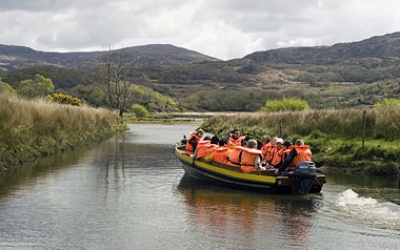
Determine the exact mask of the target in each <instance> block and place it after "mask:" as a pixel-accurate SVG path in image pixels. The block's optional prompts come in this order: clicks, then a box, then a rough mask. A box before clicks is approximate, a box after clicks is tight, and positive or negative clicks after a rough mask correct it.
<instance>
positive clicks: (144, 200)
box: [0, 125, 400, 250]
mask: <svg viewBox="0 0 400 250" xmlns="http://www.w3.org/2000/svg"><path fill="white" fill-rule="evenodd" d="M130 128H131V130H130V131H128V132H126V133H125V134H124V135H121V136H119V137H115V138H112V139H110V140H108V141H106V142H104V143H102V144H100V145H97V146H95V147H91V148H87V149H84V150H80V151H74V152H68V153H64V154H62V155H59V156H57V157H52V158H49V159H44V160H41V161H40V162H38V163H35V164H33V165H32V166H25V167H24V168H22V169H20V170H18V171H15V172H14V173H7V174H4V173H3V175H2V176H0V249H1V250H3V249H18V250H20V249H96V250H97V249H178V250H179V249H363V250H367V249H374V250H375V249H393V250H398V249H400V190H399V189H398V186H397V180H394V179H393V180H389V181H387V180H383V179H379V178H367V177H360V178H356V176H354V175H353V176H352V175H346V174H338V173H335V174H333V173H332V174H330V175H328V179H327V181H328V183H327V184H326V185H325V186H324V188H323V192H322V193H321V194H317V195H316V194H313V195H308V196H289V195H282V196H277V195H265V194H264V195H261V194H253V193H250V192H243V191H240V190H234V189H229V188H224V187H215V186H211V185H209V184H206V183H202V182H198V181H194V180H193V179H190V178H188V177H187V176H185V175H184V172H183V170H182V169H181V168H180V164H179V162H178V161H177V160H176V158H175V156H174V155H173V144H174V143H175V141H177V140H179V139H180V138H181V137H182V136H183V134H188V132H189V131H192V130H194V129H195V127H194V126H182V125H171V126H170V125H131V126H130Z"/></svg>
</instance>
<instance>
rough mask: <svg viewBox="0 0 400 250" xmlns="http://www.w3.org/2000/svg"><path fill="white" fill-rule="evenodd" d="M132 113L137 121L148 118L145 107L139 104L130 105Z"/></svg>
mask: <svg viewBox="0 0 400 250" xmlns="http://www.w3.org/2000/svg"><path fill="white" fill-rule="evenodd" d="M132 111H133V113H135V115H136V117H137V118H138V119H143V118H146V117H148V116H149V111H147V109H146V108H145V107H143V106H142V105H139V104H133V105H132Z"/></svg>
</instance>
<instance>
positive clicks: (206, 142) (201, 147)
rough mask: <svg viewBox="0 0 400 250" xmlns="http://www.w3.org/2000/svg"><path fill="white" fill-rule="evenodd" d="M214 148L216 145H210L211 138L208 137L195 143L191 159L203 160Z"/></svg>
mask: <svg viewBox="0 0 400 250" xmlns="http://www.w3.org/2000/svg"><path fill="white" fill-rule="evenodd" d="M216 147H218V145H215V144H213V143H211V138H210V137H209V136H206V137H204V139H203V140H202V141H199V142H198V143H197V148H196V150H195V151H194V154H193V156H192V158H193V159H200V158H204V157H206V156H208V155H210V154H212V152H213V151H214V150H215V148H216Z"/></svg>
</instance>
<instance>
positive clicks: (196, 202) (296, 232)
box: [178, 175, 320, 249]
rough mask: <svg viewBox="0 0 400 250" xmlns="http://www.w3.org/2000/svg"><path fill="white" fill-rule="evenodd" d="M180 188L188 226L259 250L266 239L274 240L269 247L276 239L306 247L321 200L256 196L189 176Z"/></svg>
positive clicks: (182, 181) (185, 177)
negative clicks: (244, 243) (245, 243)
mask: <svg viewBox="0 0 400 250" xmlns="http://www.w3.org/2000/svg"><path fill="white" fill-rule="evenodd" d="M178 188H179V190H180V192H181V193H182V195H183V196H184V201H185V203H186V208H187V220H188V224H189V225H192V226H193V227H195V228H201V229H202V230H201V232H202V233H204V234H211V235H218V236H219V237H220V238H224V239H227V240H229V241H233V242H236V243H238V244H239V242H241V243H243V242H248V244H250V243H253V245H247V247H251V248H249V249H258V248H259V247H261V246H262V244H264V243H265V240H266V239H270V240H271V242H269V243H268V246H270V245H271V244H272V245H273V244H274V243H273V242H274V241H273V239H274V238H275V239H276V238H277V237H278V238H280V239H282V240H284V242H287V244H289V245H295V246H299V247H305V248H307V247H308V235H309V233H310V229H311V228H312V227H313V223H314V222H313V221H314V216H315V215H316V212H317V210H318V209H319V207H320V203H319V198H320V197H319V198H318V197H317V199H314V198H315V196H308V197H303V196H298V197H296V198H294V197H293V196H277V195H265V194H255V193H250V192H245V191H242V190H236V189H231V188H224V187H215V186H213V185H211V184H209V183H205V182H202V181H198V180H196V179H193V178H191V177H190V176H187V175H184V176H183V177H182V179H181V181H180V183H179V186H178ZM313 197H314V198H313ZM288 215H290V216H288ZM260 238H263V240H260ZM275 242H276V241H275ZM276 247H278V246H276ZM280 247H282V246H280Z"/></svg>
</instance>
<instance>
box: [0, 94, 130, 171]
mask: <svg viewBox="0 0 400 250" xmlns="http://www.w3.org/2000/svg"><path fill="white" fill-rule="evenodd" d="M121 129H122V130H123V129H124V126H123V125H122V126H121V120H120V118H119V116H118V115H117V114H116V113H113V112H111V111H109V110H106V109H102V108H97V109H95V108H91V107H78V106H71V105H63V104H58V103H53V102H48V101H45V100H24V99H21V98H18V97H16V96H8V95H0V131H1V132H0V142H1V144H0V170H7V169H9V168H14V167H19V166H21V165H23V164H24V163H26V162H30V161H33V160H35V159H37V158H39V157H42V156H48V155H52V154H55V153H59V152H63V151H65V150H70V149H75V148H80V147H84V146H87V145H90V144H94V143H98V142H101V141H103V140H105V139H107V138H109V137H111V136H112V135H113V134H115V131H116V130H121Z"/></svg>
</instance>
